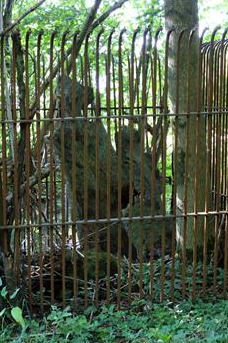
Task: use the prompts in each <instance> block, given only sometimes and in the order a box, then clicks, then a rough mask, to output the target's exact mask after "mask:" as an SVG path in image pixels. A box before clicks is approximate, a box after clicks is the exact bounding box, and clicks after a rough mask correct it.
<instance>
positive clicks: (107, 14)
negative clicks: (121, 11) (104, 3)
mask: <svg viewBox="0 0 228 343" xmlns="http://www.w3.org/2000/svg"><path fill="white" fill-rule="evenodd" d="M127 1H129V0H120V1H118V2H115V3H114V5H113V6H111V7H109V9H108V10H107V11H106V12H105V13H103V14H102V15H101V16H100V17H99V18H98V19H97V20H95V21H94V22H93V25H92V26H91V32H92V31H93V30H94V29H95V28H96V27H97V26H99V25H100V24H101V23H102V22H103V21H105V19H107V18H108V17H109V16H110V14H111V13H112V12H114V11H116V10H117V9H118V8H120V7H122V6H123V5H124V4H125V2H127Z"/></svg>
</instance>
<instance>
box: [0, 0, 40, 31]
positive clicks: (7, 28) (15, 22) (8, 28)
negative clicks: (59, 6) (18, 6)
mask: <svg viewBox="0 0 228 343" xmlns="http://www.w3.org/2000/svg"><path fill="white" fill-rule="evenodd" d="M45 1H46V0H41V1H39V2H38V3H37V4H35V5H34V6H32V7H30V8H29V9H28V10H27V11H26V12H25V13H23V14H22V15H20V16H19V17H18V18H17V19H16V20H14V22H13V23H12V24H10V25H9V26H8V27H6V28H5V29H4V30H3V31H2V32H1V34H0V36H3V35H5V34H6V33H8V32H9V31H11V30H12V29H13V28H14V27H15V26H16V25H18V24H19V23H20V22H21V21H22V19H24V18H25V17H26V16H27V15H28V14H30V13H32V12H34V11H35V10H36V9H37V8H38V7H40V6H41V5H42V4H43V3H44V2H45Z"/></svg>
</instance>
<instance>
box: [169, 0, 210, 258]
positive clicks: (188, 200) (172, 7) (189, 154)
mask: <svg viewBox="0 0 228 343" xmlns="http://www.w3.org/2000/svg"><path fill="white" fill-rule="evenodd" d="M165 24H166V30H167V31H168V30H170V29H171V28H172V27H175V32H174V33H172V34H171V38H170V47H169V70H168V92H169V98H170V102H171V107H170V111H171V112H172V113H174V114H176V113H179V114H182V113H187V114H189V117H188V116H186V115H184V116H183V115H180V116H178V119H176V120H175V118H174V119H173V125H174V127H175V134H176V137H177V139H176V141H175V143H176V146H174V156H176V168H175V169H176V170H175V174H176V175H175V176H176V208H177V211H176V213H177V215H179V214H185V213H189V212H194V211H195V210H196V211H197V212H200V211H204V208H205V192H206V191H205V187H206V185H205V180H206V178H205V172H206V126H205V116H204V115H202V114H201V115H200V116H197V115H195V114H191V113H192V112H198V113H199V112H200V111H201V110H202V109H201V107H202V104H201V96H198V82H199V79H200V78H199V75H198V70H199V69H198V67H199V38H198V3H197V0H189V1H183V0H165ZM183 29H186V31H185V33H184V35H183V38H182V40H181V46H180V55H179V63H178V62H177V49H178V37H179V34H180V32H181V31H182V30H183ZM192 29H195V30H196V31H195V33H194V36H193V40H192V44H191V49H190V53H189V50H188V46H189V36H190V32H191V30H192ZM177 63H178V64H177ZM178 72H179V77H178ZM188 75H190V77H188ZM178 82H179V96H177V83H178ZM195 180H197V181H195ZM176 228H177V230H176V233H177V235H176V236H177V242H178V246H179V247H182V248H183V247H184V248H186V249H187V250H189V251H192V250H193V244H195V246H196V245H197V246H198V247H202V246H203V236H204V230H203V218H202V216H201V217H199V216H198V217H197V220H196V221H195V222H194V219H193V217H191V218H190V217H188V218H177V226H176ZM194 232H195V233H196V232H197V235H196V234H195V237H197V241H195V242H194Z"/></svg>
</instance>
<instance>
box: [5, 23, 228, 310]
mask: <svg viewBox="0 0 228 343" xmlns="http://www.w3.org/2000/svg"><path fill="white" fill-rule="evenodd" d="M219 32H220V31H219ZM226 33H227V31H224V33H222V34H220V35H218V30H217V29H215V30H214V32H213V33H212V34H211V35H210V37H209V38H208V35H207V42H206V43H205V41H204V40H205V38H204V37H205V35H206V31H203V33H202V35H201V37H198V34H197V32H195V31H194V30H193V31H191V32H190V33H189V32H187V31H182V32H181V33H179V34H177V33H176V32H175V31H169V32H168V33H167V35H166V36H165V35H164V34H163V33H162V29H159V30H158V31H157V32H156V33H153V32H151V31H150V30H149V29H147V30H145V31H144V32H140V30H139V29H137V30H136V31H135V32H134V33H133V34H129V33H128V32H126V30H122V31H121V32H116V31H114V30H113V31H111V32H110V33H107V32H104V31H103V30H101V31H100V32H98V33H97V34H88V35H87V36H86V40H85V42H84V46H83V48H82V49H81V51H80V53H79V51H78V40H77V39H78V34H77V33H76V34H75V35H73V36H72V35H71V34H70V33H68V32H66V33H64V34H63V35H62V36H61V37H60V36H58V35H57V33H55V32H54V33H53V34H52V35H51V37H50V41H49V44H48V46H47V43H46V42H47V37H46V36H45V37H44V33H43V32H40V33H39V34H38V36H37V38H36V39H34V37H33V35H32V33H31V32H30V31H29V32H28V33H27V34H26V36H25V37H21V35H20V32H18V31H15V32H14V33H13V34H12V36H11V37H4V36H1V55H0V59H1V60H0V63H1V70H0V85H1V108H0V112H1V128H0V147H1V150H0V151H1V152H0V171H1V173H0V188H1V193H0V212H1V218H0V250H1V256H2V257H1V269H0V273H1V277H2V278H3V279H4V282H5V284H7V283H9V279H7V277H8V276H7V275H10V277H11V278H13V280H14V284H15V286H17V287H21V288H22V293H23V295H24V297H25V298H26V299H27V301H28V304H29V307H30V309H31V310H32V311H36V310H37V307H40V311H41V313H43V311H44V310H46V309H47V308H48V306H50V304H56V303H57V304H61V305H62V306H63V307H65V306H66V305H67V304H70V305H71V306H73V307H74V308H75V309H80V308H83V307H85V306H88V305H90V304H95V305H98V304H99V303H100V302H101V303H102V302H106V303H107V304H110V303H117V305H118V307H119V308H120V307H121V306H125V305H130V304H131V303H132V301H134V300H137V299H147V300H152V301H163V300H165V299H170V300H171V301H177V300H179V299H181V298H187V297H192V298H193V299H194V300H195V299H196V297H199V296H200V297H202V298H205V297H206V295H207V294H209V293H211V294H214V295H222V296H224V297H226V295H227V263H228V256H227V254H228V224H227V223H228V201H227V197H228V187H227V175H228V173H227V133H228V128H227V113H228V41H227V39H226ZM44 38H45V39H44ZM209 39H210V40H209ZM175 40H176V45H175ZM172 44H174V46H175V49H173V45H172ZM6 260H7V261H8V264H7V266H8V267H6V263H5V261H6ZM10 284H11V285H12V282H11V283H10Z"/></svg>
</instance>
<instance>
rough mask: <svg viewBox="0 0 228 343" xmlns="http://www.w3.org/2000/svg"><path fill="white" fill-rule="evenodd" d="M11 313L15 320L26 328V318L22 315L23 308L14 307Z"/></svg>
mask: <svg viewBox="0 0 228 343" xmlns="http://www.w3.org/2000/svg"><path fill="white" fill-rule="evenodd" d="M11 315H12V317H13V319H14V320H15V322H17V323H18V324H19V325H20V326H21V327H22V328H23V329H24V328H25V321H24V318H23V316H22V310H21V308H20V307H18V306H16V307H13V308H12V310H11Z"/></svg>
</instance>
